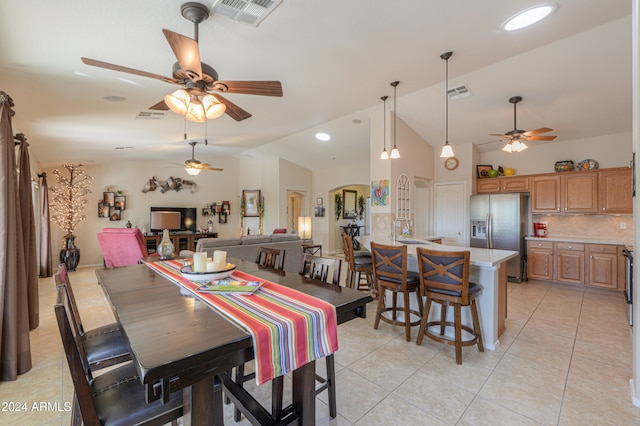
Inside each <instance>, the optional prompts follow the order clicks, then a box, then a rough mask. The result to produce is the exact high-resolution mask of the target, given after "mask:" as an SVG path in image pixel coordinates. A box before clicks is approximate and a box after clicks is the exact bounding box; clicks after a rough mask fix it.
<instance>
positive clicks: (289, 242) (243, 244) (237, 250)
mask: <svg viewBox="0 0 640 426" xmlns="http://www.w3.org/2000/svg"><path fill="white" fill-rule="evenodd" d="M260 246H264V247H272V248H277V249H282V250H285V255H284V270H285V271H286V272H290V273H295V274H297V273H298V271H299V269H300V258H301V256H302V240H301V239H300V235H298V234H271V235H246V236H243V237H234V238H200V239H199V240H198V243H197V244H196V251H198V252H202V251H204V252H207V257H213V252H214V251H216V250H224V251H226V252H227V257H235V258H238V259H242V260H246V261H249V262H255V261H256V257H257V256H258V249H259V248H260ZM180 256H183V257H190V256H193V252H192V251H189V250H182V251H181V252H180Z"/></svg>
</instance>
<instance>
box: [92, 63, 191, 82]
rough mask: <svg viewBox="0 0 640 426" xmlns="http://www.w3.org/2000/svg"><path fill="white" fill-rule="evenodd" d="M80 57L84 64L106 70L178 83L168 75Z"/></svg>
mask: <svg viewBox="0 0 640 426" xmlns="http://www.w3.org/2000/svg"><path fill="white" fill-rule="evenodd" d="M80 59H82V62H84V63H85V64H86V65H91V66H94V67H98V68H106V69H108V70H114V71H120V72H126V73H129V74H135V75H139V76H142V77H149V78H155V79H156V80H161V81H164V82H167V83H172V84H180V83H178V82H177V81H176V80H174V79H173V78H170V77H164V76H162V75H158V74H153V73H150V72H146V71H140V70H136V69H133V68H127V67H123V66H121V65H115V64H110V63H108V62H102V61H97V60H95V59H90V58H84V57H82V58H80Z"/></svg>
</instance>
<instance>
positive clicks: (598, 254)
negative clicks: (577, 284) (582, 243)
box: [587, 244, 618, 289]
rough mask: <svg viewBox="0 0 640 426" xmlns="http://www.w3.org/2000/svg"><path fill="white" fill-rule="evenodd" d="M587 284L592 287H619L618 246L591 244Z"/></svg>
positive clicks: (589, 247)
mask: <svg viewBox="0 0 640 426" xmlns="http://www.w3.org/2000/svg"><path fill="white" fill-rule="evenodd" d="M588 252H589V262H588V265H587V270H588V280H587V284H588V285H589V286H592V287H601V288H609V289H617V288H618V247H617V246H614V245H607V244H589V245H588Z"/></svg>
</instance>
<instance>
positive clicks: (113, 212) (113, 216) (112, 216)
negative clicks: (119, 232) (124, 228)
mask: <svg viewBox="0 0 640 426" xmlns="http://www.w3.org/2000/svg"><path fill="white" fill-rule="evenodd" d="M121 211H122V210H118V209H116V208H115V207H111V208H109V220H120V218H121V217H122V216H121V213H120V212H121Z"/></svg>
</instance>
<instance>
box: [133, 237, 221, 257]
mask: <svg viewBox="0 0 640 426" xmlns="http://www.w3.org/2000/svg"><path fill="white" fill-rule="evenodd" d="M169 236H170V237H171V242H172V243H173V246H174V247H175V250H176V252H178V253H179V252H180V250H191V251H196V244H197V243H198V240H199V239H200V238H218V233H217V232H201V233H195V234H185V233H180V232H171V233H170V234H169ZM160 241H162V234H158V235H149V234H147V235H144V243H145V245H146V246H147V252H148V253H149V254H153V253H155V252H156V251H157V248H158V245H159V244H160Z"/></svg>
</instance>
